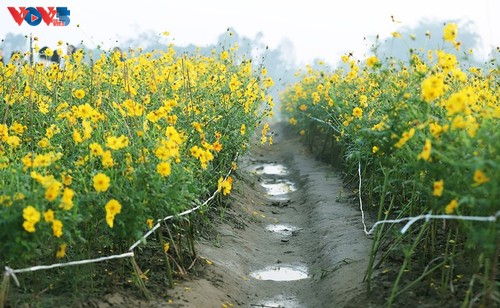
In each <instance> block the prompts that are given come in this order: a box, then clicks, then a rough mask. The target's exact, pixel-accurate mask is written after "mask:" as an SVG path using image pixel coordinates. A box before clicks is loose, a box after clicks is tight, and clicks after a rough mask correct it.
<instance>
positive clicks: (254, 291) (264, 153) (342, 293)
mask: <svg viewBox="0 0 500 308" xmlns="http://www.w3.org/2000/svg"><path fill="white" fill-rule="evenodd" d="M284 127H285V125H282V124H275V125H273V126H272V130H273V131H274V132H275V134H274V137H273V138H274V144H273V145H272V146H270V147H269V146H260V145H253V146H252V149H251V153H249V155H247V156H246V157H243V158H242V159H240V162H239V171H238V172H237V176H236V178H237V180H236V181H235V186H234V188H233V192H232V194H231V204H230V207H229V209H228V211H227V212H226V213H225V217H224V219H223V220H222V221H223V222H224V223H220V224H217V226H216V227H215V228H216V232H217V234H216V235H215V237H214V238H213V239H211V240H202V241H200V243H199V245H198V251H199V254H200V255H201V256H203V257H204V258H206V259H207V260H208V262H207V264H208V263H211V265H207V266H206V268H207V272H206V273H205V274H204V277H203V278H201V279H195V280H193V281H188V282H183V283H182V284H180V285H179V286H177V287H176V288H175V289H174V291H173V292H171V294H172V293H173V294H172V299H173V303H171V304H170V305H168V306H169V307H176V306H177V307H287V308H288V307H356V305H358V304H359V303H360V298H361V297H362V296H361V294H363V293H364V291H365V288H364V284H363V282H362V279H363V276H364V273H365V270H366V267H367V262H368V256H369V251H370V247H371V240H369V239H368V238H367V237H366V236H365V235H364V233H363V230H362V224H361V216H360V212H359V209H358V207H357V206H356V205H355V204H348V203H345V202H344V203H341V201H342V200H343V199H345V196H347V195H348V192H345V191H344V190H343V188H342V187H343V185H342V183H341V180H340V179H339V177H338V175H337V173H336V172H335V171H334V169H333V168H332V167H331V166H328V165H325V164H323V163H321V162H318V161H316V160H315V159H314V157H313V156H312V155H311V154H310V153H308V151H307V150H306V149H305V147H304V146H303V145H302V144H301V142H300V138H301V137H300V136H296V135H293V134H292V133H291V132H288V131H287V130H286V129H285V128H284ZM262 270H267V272H259V271H262ZM276 280H284V281H276ZM355 303H357V304H355ZM365 307H366V306H365Z"/></svg>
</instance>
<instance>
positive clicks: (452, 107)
mask: <svg viewBox="0 0 500 308" xmlns="http://www.w3.org/2000/svg"><path fill="white" fill-rule="evenodd" d="M445 107H446V110H447V111H448V115H454V114H455V113H458V112H463V111H464V110H465V109H466V107H467V94H466V93H465V92H464V91H461V92H458V93H453V94H452V95H450V97H449V98H448V99H447V100H446V103H445Z"/></svg>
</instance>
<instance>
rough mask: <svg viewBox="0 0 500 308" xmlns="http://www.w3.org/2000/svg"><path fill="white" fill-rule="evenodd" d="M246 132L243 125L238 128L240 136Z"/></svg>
mask: <svg viewBox="0 0 500 308" xmlns="http://www.w3.org/2000/svg"><path fill="white" fill-rule="evenodd" d="M246 131H247V127H246V125H245V124H241V127H240V134H241V135H244V134H245V132H246Z"/></svg>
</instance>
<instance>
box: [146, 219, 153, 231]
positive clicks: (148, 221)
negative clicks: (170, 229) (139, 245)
mask: <svg viewBox="0 0 500 308" xmlns="http://www.w3.org/2000/svg"><path fill="white" fill-rule="evenodd" d="M153 223H154V221H153V220H152V219H151V218H148V219H147V220H146V224H147V225H148V228H149V229H152V228H153Z"/></svg>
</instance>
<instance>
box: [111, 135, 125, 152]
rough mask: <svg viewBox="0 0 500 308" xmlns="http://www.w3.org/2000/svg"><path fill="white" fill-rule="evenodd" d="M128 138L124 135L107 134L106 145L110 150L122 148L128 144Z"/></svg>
mask: <svg viewBox="0 0 500 308" xmlns="http://www.w3.org/2000/svg"><path fill="white" fill-rule="evenodd" d="M128 143H129V140H128V138H127V137H125V136H124V135H121V136H120V137H114V136H109V137H108V138H107V139H106V146H107V147H108V148H110V149H112V150H119V149H123V148H125V147H127V146H128Z"/></svg>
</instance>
